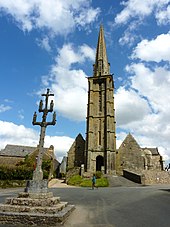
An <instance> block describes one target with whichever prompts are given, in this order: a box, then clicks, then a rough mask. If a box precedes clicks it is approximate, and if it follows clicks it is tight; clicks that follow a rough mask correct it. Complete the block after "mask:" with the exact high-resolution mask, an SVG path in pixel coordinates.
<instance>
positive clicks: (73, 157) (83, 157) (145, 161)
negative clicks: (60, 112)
mask: <svg viewBox="0 0 170 227" xmlns="http://www.w3.org/2000/svg"><path fill="white" fill-rule="evenodd" d="M67 160H68V161H67V165H68V169H71V168H74V167H80V166H81V165H82V164H84V169H85V171H86V172H89V173H95V172H96V171H102V172H104V173H106V174H119V175H122V173H123V170H124V169H128V170H130V171H135V172H140V170H151V169H153V170H154V169H155V170H156V169H157V170H163V161H162V157H161V155H160V154H159V152H158V149H157V148H141V147H140V146H139V145H138V143H137V142H136V140H135V139H134V138H133V136H132V135H131V134H129V135H127V137H126V138H125V140H124V141H123V143H122V144H121V146H120V147H119V149H118V150H116V120H115V109H114V80H113V77H112V74H111V73H110V64H109V62H108V59H107V53H106V44H105V39H104V30H103V27H102V26H100V31H99V36H98V43H97V49H96V59H95V64H94V65H93V76H91V77H88V106H87V122H86V139H85V140H84V139H83V137H82V136H81V135H80V134H79V135H78V137H77V138H76V140H75V141H74V143H73V145H72V146H71V148H70V150H69V151H68V159H67Z"/></svg>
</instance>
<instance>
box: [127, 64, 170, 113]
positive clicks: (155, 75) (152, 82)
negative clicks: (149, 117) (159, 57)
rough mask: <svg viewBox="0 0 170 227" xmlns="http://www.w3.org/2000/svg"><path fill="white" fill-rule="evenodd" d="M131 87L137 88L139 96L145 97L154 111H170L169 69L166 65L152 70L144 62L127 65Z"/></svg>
mask: <svg viewBox="0 0 170 227" xmlns="http://www.w3.org/2000/svg"><path fill="white" fill-rule="evenodd" d="M127 70H128V72H129V73H131V74H132V75H133V77H132V78H131V82H132V88H134V89H136V90H138V92H139V94H140V95H141V96H144V97H147V99H148V101H149V103H150V105H151V106H152V108H153V110H154V111H155V112H159V111H161V112H167V111H170V97H169V95H167V94H169V87H170V71H169V70H168V69H166V67H156V68H155V69H154V70H153V71H151V70H150V69H149V68H147V67H146V66H145V65H144V64H142V63H139V64H132V65H131V66H129V67H127Z"/></svg>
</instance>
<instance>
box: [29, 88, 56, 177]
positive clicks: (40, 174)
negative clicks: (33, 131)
mask: <svg viewBox="0 0 170 227" xmlns="http://www.w3.org/2000/svg"><path fill="white" fill-rule="evenodd" d="M42 96H45V107H44V108H43V101H42V100H40V103H39V109H38V111H39V112H42V113H43V116H42V121H41V122H37V121H36V119H37V113H36V112H35V113H34V115H33V121H32V124H33V125H39V126H41V132H40V140H39V145H38V148H39V153H38V159H37V163H36V169H35V171H34V173H33V180H35V181H40V180H43V171H42V158H43V154H44V138H45V131H46V127H47V126H48V125H55V124H56V112H54V113H53V119H52V121H51V122H47V121H46V119H47V114H48V113H49V112H53V107H54V103H53V100H51V102H50V107H49V108H48V98H49V96H54V94H50V89H47V93H46V94H42Z"/></svg>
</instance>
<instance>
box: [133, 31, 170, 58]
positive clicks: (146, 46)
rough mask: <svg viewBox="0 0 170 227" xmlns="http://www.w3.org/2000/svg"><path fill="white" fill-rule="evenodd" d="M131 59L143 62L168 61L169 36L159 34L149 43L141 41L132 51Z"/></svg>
mask: <svg viewBox="0 0 170 227" xmlns="http://www.w3.org/2000/svg"><path fill="white" fill-rule="evenodd" d="M132 58H140V59H141V60H144V61H155V62H160V61H162V60H163V61H170V34H169V33H168V34H161V35H159V36H157V37H156V39H153V40H151V41H148V40H147V39H144V40H142V41H141V42H140V43H138V45H137V46H136V48H135V49H134V51H133V54H132Z"/></svg>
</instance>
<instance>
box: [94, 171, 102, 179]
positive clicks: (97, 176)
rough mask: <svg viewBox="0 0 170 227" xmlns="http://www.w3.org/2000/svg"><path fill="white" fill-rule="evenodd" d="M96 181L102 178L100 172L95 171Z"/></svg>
mask: <svg viewBox="0 0 170 227" xmlns="http://www.w3.org/2000/svg"><path fill="white" fill-rule="evenodd" d="M95 175H96V179H99V178H101V177H102V172H101V171H96V174H95Z"/></svg>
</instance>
